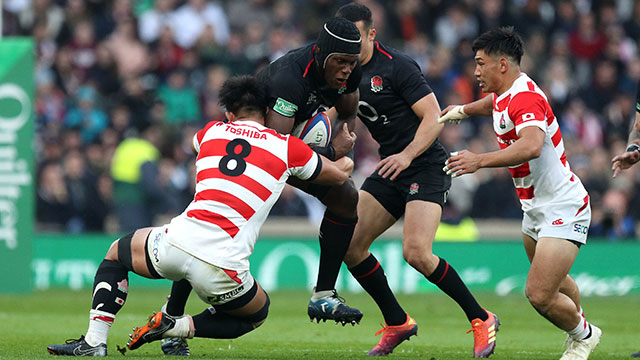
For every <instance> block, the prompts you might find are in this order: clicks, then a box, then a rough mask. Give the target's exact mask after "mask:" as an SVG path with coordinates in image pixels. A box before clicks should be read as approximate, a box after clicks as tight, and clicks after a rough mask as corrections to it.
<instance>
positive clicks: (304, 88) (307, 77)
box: [258, 45, 361, 127]
mask: <svg viewBox="0 0 640 360" xmlns="http://www.w3.org/2000/svg"><path fill="white" fill-rule="evenodd" d="M313 49H314V45H308V46H304V47H302V48H299V49H295V50H291V51H290V52H288V53H286V54H285V55H283V56H282V57H280V58H279V59H278V60H276V61H274V62H273V63H271V64H269V65H268V66H267V67H266V68H264V69H263V70H262V71H260V73H259V74H258V80H259V81H261V82H263V83H265V84H266V85H267V91H268V96H269V107H270V108H271V110H272V111H275V112H277V113H279V114H280V115H283V116H286V117H293V118H295V122H294V127H295V126H296V125H297V124H298V123H300V122H302V121H305V120H308V119H309V118H311V117H312V116H314V115H316V114H317V113H318V112H321V111H325V110H328V109H329V108H331V107H332V106H333V105H335V103H336V100H337V99H338V97H339V96H340V94H348V93H352V92H354V91H356V90H357V89H358V84H359V83H360V76H361V70H360V65H359V64H358V65H356V67H355V68H354V70H353V72H352V73H351V75H350V76H349V79H348V80H347V81H346V83H345V84H344V85H343V87H342V88H340V89H332V88H330V87H329V86H328V85H327V84H326V83H325V81H324V78H323V77H322V75H321V74H320V73H319V72H318V68H317V66H316V63H315V61H314V60H313Z"/></svg>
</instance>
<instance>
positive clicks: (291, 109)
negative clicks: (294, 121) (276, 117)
mask: <svg viewBox="0 0 640 360" xmlns="http://www.w3.org/2000/svg"><path fill="white" fill-rule="evenodd" d="M273 110H275V111H276V112H277V113H278V114H280V115H283V116H286V117H292V116H293V115H295V114H296V111H298V106H297V105H296V104H293V103H290V102H288V101H287V100H285V99H283V98H278V99H277V100H276V103H275V105H274V106H273Z"/></svg>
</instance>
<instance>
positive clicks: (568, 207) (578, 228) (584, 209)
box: [522, 195, 591, 244]
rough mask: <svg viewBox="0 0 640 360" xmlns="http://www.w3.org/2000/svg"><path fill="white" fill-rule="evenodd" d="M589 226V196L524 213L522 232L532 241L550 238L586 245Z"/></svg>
mask: <svg viewBox="0 0 640 360" xmlns="http://www.w3.org/2000/svg"><path fill="white" fill-rule="evenodd" d="M590 224H591V204H590V201H589V196H588V195H587V196H586V197H585V198H583V199H580V200H578V201H564V202H555V203H547V204H544V205H540V206H536V207H535V208H532V209H529V210H527V211H525V212H524V216H523V219H522V232H523V233H525V234H526V235H529V236H531V237H532V238H533V239H534V240H536V241H537V240H538V238H542V237H545V238H546V237H552V238H559V239H566V240H573V241H576V242H579V243H581V244H586V243H587V233H588V232H589V225H590Z"/></svg>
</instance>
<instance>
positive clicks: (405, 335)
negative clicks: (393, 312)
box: [367, 314, 418, 356]
mask: <svg viewBox="0 0 640 360" xmlns="http://www.w3.org/2000/svg"><path fill="white" fill-rule="evenodd" d="M381 325H382V324H381ZM380 334H382V338H380V342H378V345H376V346H374V347H373V349H371V350H370V351H369V352H368V353H367V355H371V356H379V355H387V354H391V353H392V352H393V349H395V348H396V346H398V345H400V343H402V342H403V341H405V340H409V338H410V337H412V336H413V335H418V323H416V321H415V320H413V319H412V318H411V317H410V316H409V314H407V321H406V322H405V323H404V324H402V325H392V326H389V325H386V324H384V325H382V329H381V330H379V331H378V332H376V336H378V335H380Z"/></svg>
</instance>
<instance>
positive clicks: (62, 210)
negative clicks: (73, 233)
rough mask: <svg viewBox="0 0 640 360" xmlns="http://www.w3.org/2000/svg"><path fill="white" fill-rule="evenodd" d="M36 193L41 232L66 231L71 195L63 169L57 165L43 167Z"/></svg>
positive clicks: (50, 164) (37, 215)
mask: <svg viewBox="0 0 640 360" xmlns="http://www.w3.org/2000/svg"><path fill="white" fill-rule="evenodd" d="M38 179H39V181H38V188H37V192H36V218H37V219H38V228H39V230H55V231H64V230H65V227H66V225H67V221H68V220H69V218H70V214H71V205H70V203H69V193H68V192H67V187H66V185H65V182H64V177H63V175H62V169H61V167H60V165H59V164H57V163H49V164H46V165H44V166H43V167H42V169H41V170H40V174H39V177H38Z"/></svg>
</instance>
